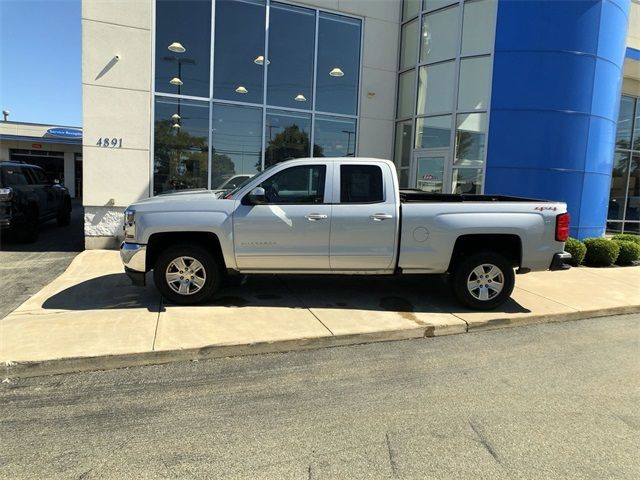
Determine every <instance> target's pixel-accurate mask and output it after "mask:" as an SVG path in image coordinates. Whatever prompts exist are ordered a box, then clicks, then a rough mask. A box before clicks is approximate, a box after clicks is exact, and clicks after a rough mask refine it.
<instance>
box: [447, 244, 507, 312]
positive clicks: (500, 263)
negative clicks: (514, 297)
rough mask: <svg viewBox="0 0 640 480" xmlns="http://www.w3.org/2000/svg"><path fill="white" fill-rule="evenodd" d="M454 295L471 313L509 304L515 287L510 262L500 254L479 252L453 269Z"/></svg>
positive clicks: (452, 284)
mask: <svg viewBox="0 0 640 480" xmlns="http://www.w3.org/2000/svg"><path fill="white" fill-rule="evenodd" d="M452 273H453V279H452V280H453V281H452V283H451V286H452V288H453V293H454V295H455V296H456V297H457V298H458V300H460V302H462V303H463V304H464V305H466V306H467V307H470V308H472V309H474V310H492V309H494V308H497V307H499V306H500V305H502V304H503V303H504V302H506V301H507V300H508V298H509V297H510V296H511V292H513V287H514V285H515V273H514V271H513V267H512V266H511V264H510V263H509V261H508V260H507V259H506V258H505V257H504V256H502V255H500V254H499V253H495V252H478V253H475V254H473V255H471V256H470V257H468V258H465V259H464V260H462V261H461V262H460V263H459V264H458V265H457V266H456V267H455V269H454V271H453V272H452Z"/></svg>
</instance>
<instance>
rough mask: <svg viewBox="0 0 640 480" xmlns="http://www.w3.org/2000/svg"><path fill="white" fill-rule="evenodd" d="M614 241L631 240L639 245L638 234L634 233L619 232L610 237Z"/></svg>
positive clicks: (639, 237)
mask: <svg viewBox="0 0 640 480" xmlns="http://www.w3.org/2000/svg"><path fill="white" fill-rule="evenodd" d="M611 240H613V241H614V242H633V243H637V244H638V245H640V235H634V234H633V233H619V234H618V235H614V236H613V237H611Z"/></svg>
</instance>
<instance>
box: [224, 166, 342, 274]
mask: <svg viewBox="0 0 640 480" xmlns="http://www.w3.org/2000/svg"><path fill="white" fill-rule="evenodd" d="M332 167H333V165H332V164H330V163H329V164H315V165H297V166H291V167H289V168H286V169H284V170H280V171H279V172H276V173H274V174H273V175H271V176H270V177H269V178H268V179H266V180H264V181H263V182H262V183H261V184H260V185H259V186H260V187H262V188H264V190H265V203H264V204H260V205H245V204H244V202H241V204H240V205H239V206H238V208H237V209H236V211H235V212H234V214H233V232H234V244H235V252H236V263H237V265H238V268H239V269H240V270H241V271H245V272H249V271H295V270H304V271H325V270H329V229H330V226H331V204H330V203H329V202H326V201H325V199H327V198H328V197H329V192H330V191H331V190H330V188H331V181H330V180H331V178H332V177H331V174H332Z"/></svg>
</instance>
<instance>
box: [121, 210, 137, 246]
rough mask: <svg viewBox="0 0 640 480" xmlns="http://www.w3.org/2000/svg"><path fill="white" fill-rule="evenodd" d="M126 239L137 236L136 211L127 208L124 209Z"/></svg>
mask: <svg viewBox="0 0 640 480" xmlns="http://www.w3.org/2000/svg"><path fill="white" fill-rule="evenodd" d="M123 230H124V239H125V240H127V239H134V238H136V211H135V210H131V209H126V210H125V211H124V226H123Z"/></svg>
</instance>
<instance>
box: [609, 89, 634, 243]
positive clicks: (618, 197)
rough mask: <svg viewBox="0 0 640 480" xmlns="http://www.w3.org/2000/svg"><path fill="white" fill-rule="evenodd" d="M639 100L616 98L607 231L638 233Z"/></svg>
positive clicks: (628, 97) (623, 97)
mask: <svg viewBox="0 0 640 480" xmlns="http://www.w3.org/2000/svg"><path fill="white" fill-rule="evenodd" d="M639 123H640V100H639V99H638V98H637V97H632V96H628V95H623V96H622V98H621V100H620V110H619V114H618V129H617V132H616V152H615V156H614V162H613V170H612V172H611V190H610V193H609V211H608V214H607V232H609V233H620V232H625V233H640V142H639V141H637V140H636V139H634V138H633V137H634V136H635V137H636V138H637V136H638V129H639V128H640V126H639Z"/></svg>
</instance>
